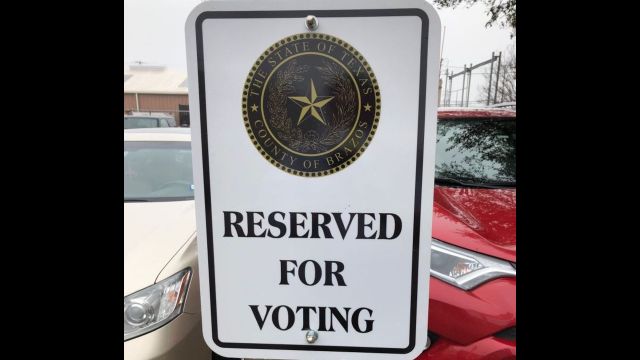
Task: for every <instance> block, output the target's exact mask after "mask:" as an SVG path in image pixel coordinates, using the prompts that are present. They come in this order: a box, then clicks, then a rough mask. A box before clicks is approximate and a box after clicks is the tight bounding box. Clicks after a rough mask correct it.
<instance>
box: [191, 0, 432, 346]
mask: <svg viewBox="0 0 640 360" xmlns="http://www.w3.org/2000/svg"><path fill="white" fill-rule="evenodd" d="M309 14H314V15H316V16H319V17H376V16H417V17H419V18H420V19H421V20H422V32H421V43H420V83H419V105H418V134H417V135H418V143H417V149H416V186H415V198H414V219H413V220H414V221H413V254H412V270H411V310H410V318H411V320H410V322H411V324H410V328H409V345H408V346H407V347H405V348H382V347H358V346H322V345H287V344H251V343H228V342H223V341H221V340H220V339H219V338H218V328H217V318H216V316H217V311H216V297H215V295H214V294H213V290H214V289H215V271H214V268H215V264H214V259H213V235H212V220H211V219H212V218H211V215H212V214H211V192H210V178H209V177H210V170H209V156H208V153H209V146H208V143H207V137H208V135H207V116H206V98H205V73H204V59H203V38H202V24H203V23H204V21H205V20H206V19H230V18H233V19H242V18H253V19H255V18H300V19H304V18H305V17H306V16H307V15H309ZM195 26H196V29H195V30H196V52H197V65H198V90H199V94H198V95H199V101H200V103H199V106H200V128H201V141H202V162H203V170H204V171H203V177H204V179H203V180H204V198H205V212H206V229H207V250H208V263H209V264H208V265H209V269H208V270H209V292H210V293H209V297H210V299H211V327H212V329H211V330H212V335H213V341H214V342H215V344H216V345H218V346H220V347H221V348H243V349H269V350H313V351H336V352H359V353H387V354H408V353H410V352H411V351H412V350H413V349H414V348H415V346H416V343H415V335H416V313H417V295H418V294H417V292H418V290H417V286H418V284H417V282H418V260H419V254H420V217H421V200H422V172H423V169H422V162H423V151H424V114H425V97H426V78H427V73H426V67H427V45H428V41H427V40H428V36H429V18H428V16H427V14H426V13H425V12H424V10H422V9H418V8H404V9H357V10H283V11H205V12H203V13H201V14H200V15H199V16H198V17H197V18H196V21H195ZM430 235H431V234H429V236H430ZM212 295H214V296H212ZM424 325H425V326H426V324H424Z"/></svg>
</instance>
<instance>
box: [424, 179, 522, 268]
mask: <svg viewBox="0 0 640 360" xmlns="http://www.w3.org/2000/svg"><path fill="white" fill-rule="evenodd" d="M433 200H434V211H433V237H434V238H436V239H440V240H442V241H445V242H448V243H450V244H453V245H457V246H460V247H463V248H466V249H469V250H473V251H477V252H480V253H483V254H487V255H491V256H495V257H499V258H501V259H505V260H508V261H512V262H515V261H516V190H515V189H477V188H461V187H446V186H436V187H435V190H434V198H433Z"/></svg>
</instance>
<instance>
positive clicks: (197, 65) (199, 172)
mask: <svg viewBox="0 0 640 360" xmlns="http://www.w3.org/2000/svg"><path fill="white" fill-rule="evenodd" d="M316 4H317V5H318V7H319V8H320V7H322V8H323V10H304V9H302V10H301V7H306V8H308V7H310V6H312V5H316ZM348 6H352V7H353V9H345V7H348ZM309 14H314V15H316V16H319V17H322V16H325V17H327V16H331V17H359V16H418V17H419V18H420V19H421V20H422V33H421V49H420V83H419V92H420V102H419V110H418V116H419V118H418V134H417V135H418V144H417V149H416V150H417V159H416V196H415V198H414V201H415V202H414V214H416V212H415V209H416V208H417V209H418V210H419V214H420V215H419V216H414V229H413V232H414V241H413V248H414V252H413V255H412V282H411V283H412V284H411V288H412V289H411V292H412V293H411V310H410V311H411V327H410V339H409V346H407V347H406V348H403V349H397V348H371V347H352V346H319V345H286V344H240V343H224V342H221V341H220V340H219V339H218V338H217V336H215V335H217V330H218V329H217V326H215V325H216V311H208V310H209V309H214V310H215V296H211V295H213V294H212V293H211V291H212V289H215V274H214V267H213V266H209V264H213V252H212V251H209V249H212V248H213V238H212V232H211V226H212V224H211V216H210V213H211V198H210V187H209V185H210V179H209V175H210V171H209V169H208V163H207V161H206V160H207V159H208V144H207V133H206V98H205V84H204V78H205V74H204V60H203V59H202V32H201V30H202V23H203V21H204V20H205V19H208V18H288V17H299V18H301V19H303V18H304V17H305V16H306V15H309ZM439 29H440V19H439V17H438V15H437V13H436V12H435V10H434V9H433V7H432V6H431V5H429V4H427V3H426V2H425V1H423V0H404V1H397V2H393V3H392V2H389V1H384V0H369V1H367V2H365V3H363V2H361V1H358V0H344V1H335V2H334V1H325V2H322V3H318V2H315V1H313V2H311V1H309V2H296V1H278V2H272V1H261V2H253V1H247V2H243V1H235V2H229V1H209V2H206V3H203V4H200V5H198V6H197V7H196V8H195V9H194V10H193V11H192V12H191V14H190V15H189V17H188V19H187V22H186V40H187V43H186V44H187V52H188V55H189V56H188V68H189V74H190V75H193V74H197V77H196V76H189V80H188V81H189V89H190V93H197V94H198V96H190V100H189V101H190V109H191V112H192V115H193V117H194V118H198V119H199V120H200V121H196V122H193V123H197V126H193V127H192V137H194V138H195V137H199V138H200V139H202V143H201V144H202V146H199V145H200V144H198V142H194V143H193V144H194V146H193V151H194V153H195V152H199V153H200V154H202V155H203V158H202V160H203V161H202V163H198V164H197V163H194V180H195V181H196V198H197V200H198V202H199V203H200V204H203V203H204V204H205V205H204V207H205V213H206V215H205V216H203V215H204V214H203V212H202V211H198V214H197V217H198V222H197V227H198V231H197V232H198V234H200V235H202V234H205V236H204V237H206V239H207V241H198V253H199V254H203V253H204V254H208V256H207V257H204V256H198V263H199V267H200V269H208V270H209V271H208V272H206V271H200V274H201V275H200V286H201V289H200V292H201V295H202V296H201V300H202V304H201V306H202V318H203V321H202V326H203V336H204V339H205V341H206V343H207V345H209V347H210V348H212V349H214V350H221V351H216V352H218V353H219V354H220V355H223V356H236V357H237V356H238V352H237V351H234V350H241V349H242V350H244V349H254V352H252V353H253V354H255V356H253V357H256V356H257V357H265V356H268V355H270V353H271V351H274V350H276V352H277V353H281V352H282V350H286V351H290V352H291V354H292V355H291V356H293V357H296V358H300V356H303V355H304V354H309V351H327V352H334V353H335V354H336V355H338V356H331V357H332V358H336V359H338V358H340V356H339V354H340V353H343V352H350V353H361V354H365V355H366V356H367V357H368V358H372V357H374V358H375V357H376V356H375V354H380V355H382V354H407V355H410V356H411V357H412V358H414V357H417V356H418V355H419V354H420V353H421V352H422V351H423V350H424V348H423V347H422V346H421V344H420V343H421V341H419V340H422V339H424V341H425V342H426V336H427V334H426V333H427V312H426V310H422V309H417V304H418V303H419V302H420V303H422V301H420V300H421V299H418V295H422V296H426V297H427V299H426V301H428V292H429V291H428V288H429V284H428V281H429V277H428V272H427V274H426V275H425V274H419V273H418V270H419V269H420V268H421V266H420V265H421V264H420V263H422V264H424V263H426V264H427V267H426V268H427V269H428V265H429V263H430V261H429V259H424V258H426V257H427V256H426V255H424V256H423V257H422V258H423V259H421V257H420V243H421V237H426V238H428V241H427V243H428V244H430V242H431V241H430V239H431V234H430V233H429V234H427V235H426V236H425V235H424V230H425V228H427V229H431V226H430V224H429V225H427V224H425V220H426V221H427V222H429V223H430V222H431V214H429V215H427V216H425V215H424V214H423V212H422V210H423V209H422V202H423V201H432V200H433V196H432V194H424V193H422V191H423V187H424V184H423V183H422V180H423V176H422V174H423V173H424V172H425V170H426V171H432V170H433V169H432V168H427V169H425V166H424V165H425V164H429V165H433V163H434V161H433V159H425V158H424V157H423V156H424V140H425V131H426V130H429V129H426V128H425V119H426V118H430V117H433V118H434V119H435V117H436V108H437V97H436V96H437V94H435V93H434V94H431V93H427V91H426V89H427V88H432V89H436V87H435V86H430V85H428V84H431V83H436V84H437V78H438V73H437V71H438V67H437V66H436V65H435V64H434V62H437V52H438V51H439V43H440V32H439ZM435 30H437V31H435ZM430 37H431V39H432V41H431V43H429V41H428V40H429V38H430ZM429 45H431V46H429ZM194 50H195V53H194ZM434 69H435V70H434ZM431 85H433V84H431ZM196 89H197V91H194V90H196ZM203 120H204V121H203ZM202 124H204V128H201V125H202ZM194 125H195V124H194ZM203 130H204V131H203ZM431 130H435V129H431ZM429 138H431V137H430V136H427V139H429ZM434 145H435V138H434ZM205 164H206V165H205ZM205 167H206V168H205ZM199 179H204V182H205V183H200V184H197V183H198V182H200V181H199ZM198 189H203V190H204V192H201V191H198ZM427 208H428V209H431V206H428V207H427ZM202 217H204V218H202ZM199 238H200V239H202V238H203V236H199ZM423 243H424V242H423ZM422 251H424V249H422ZM419 262H420V263H419ZM422 280H425V281H422ZM419 287H426V289H425V290H424V291H422V292H420V291H418V288H419ZM205 295H206V296H205ZM422 296H421V297H422ZM211 300H213V301H214V303H213V304H211V303H210V302H211ZM422 300H425V299H422ZM212 305H213V306H212ZM420 315H422V316H420ZM423 320H424V321H423ZM417 324H424V325H423V326H424V329H422V327H420V328H419V327H418V326H417ZM211 339H213V341H214V343H211ZM270 350H271V351H270ZM296 355H297V356H296ZM279 356H280V357H282V355H281V354H280V355H279ZM307 356H308V355H307ZM293 357H291V358H293ZM286 358H289V357H288V356H287V357H286Z"/></svg>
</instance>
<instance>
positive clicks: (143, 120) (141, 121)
mask: <svg viewBox="0 0 640 360" xmlns="http://www.w3.org/2000/svg"><path fill="white" fill-rule="evenodd" d="M159 126H160V125H159V123H158V119H157V118H147V117H127V118H124V128H125V129H140V128H155V127H159Z"/></svg>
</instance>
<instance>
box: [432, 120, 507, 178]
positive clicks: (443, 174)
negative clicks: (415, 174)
mask: <svg viewBox="0 0 640 360" xmlns="http://www.w3.org/2000/svg"><path fill="white" fill-rule="evenodd" d="M435 177H436V183H438V182H440V183H441V184H442V183H448V184H457V185H462V186H506V187H515V184H516V120H515V118H506V119H505V118H497V119H492V118H483V119H477V118H475V119H462V118H461V119H444V120H440V121H438V137H437V146H436V174H435Z"/></svg>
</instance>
